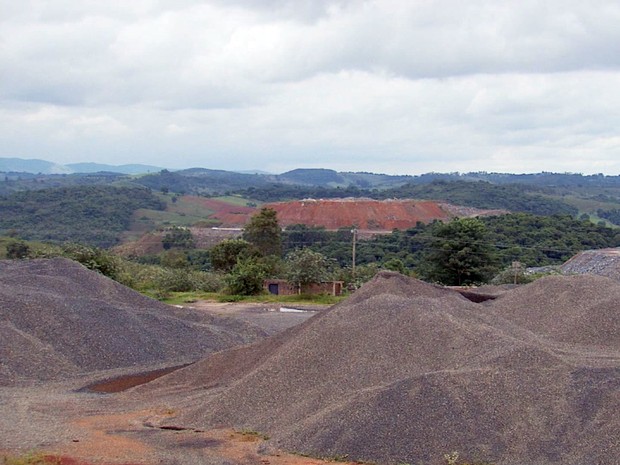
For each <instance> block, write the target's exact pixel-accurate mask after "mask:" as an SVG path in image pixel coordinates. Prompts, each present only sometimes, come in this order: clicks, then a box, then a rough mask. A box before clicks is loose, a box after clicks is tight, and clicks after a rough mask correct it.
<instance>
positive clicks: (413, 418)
mask: <svg viewBox="0 0 620 465" xmlns="http://www.w3.org/2000/svg"><path fill="white" fill-rule="evenodd" d="M564 279H566V278H564ZM613 286H615V288H613ZM559 288H562V289H564V290H565V292H566V294H565V295H564V296H563V297H562V298H561V299H559V300H556V299H553V296H554V294H558V289H559ZM610 288H613V289H610ZM571 289H574V292H575V296H570V295H569V294H570V290H571ZM619 289H620V285H618V284H612V283H611V282H609V281H606V280H605V281H604V282H601V281H598V280H588V281H587V282H583V283H581V282H579V283H576V282H574V281H572V280H569V281H566V282H565V281H563V280H562V278H560V279H559V280H543V281H540V282H538V283H535V284H533V285H530V286H528V287H524V288H522V289H520V290H518V291H512V292H508V293H507V294H506V295H505V296H504V297H502V298H499V299H497V300H496V301H488V302H485V303H484V304H475V303H473V302H470V301H469V300H467V299H465V298H464V297H462V296H460V295H459V294H458V293H456V292H453V291H450V290H447V289H440V288H437V287H435V286H431V285H428V284H424V283H422V282H420V281H416V280H413V279H409V278H405V277H402V276H400V275H398V274H395V273H389V272H384V273H381V274H380V275H378V276H377V277H376V278H375V279H374V280H373V281H372V282H370V283H369V284H367V285H366V286H365V287H363V288H362V289H361V290H360V291H359V292H358V293H356V294H355V295H354V296H353V297H352V298H351V299H349V300H347V301H345V302H342V303H341V304H339V305H336V306H334V307H332V308H331V309H330V310H328V311H326V312H323V313H320V314H319V315H317V316H316V317H313V318H311V319H310V320H308V321H306V322H305V323H303V324H302V325H300V326H298V327H295V328H292V329H290V330H288V331H286V332H284V333H281V334H279V335H278V336H276V337H274V338H270V339H267V340H265V341H262V342H259V343H257V344H255V345H253V346H250V347H246V348H241V349H236V350H233V351H230V352H222V353H218V354H215V355H213V356H211V357H209V358H207V359H205V360H204V361H201V362H199V363H197V364H195V365H193V366H192V367H191V368H186V369H181V370H179V371H177V372H175V373H173V374H170V375H168V376H165V377H163V378H160V379H158V380H156V381H154V382H152V383H150V384H149V385H145V386H142V387H139V388H136V389H135V390H134V392H133V393H132V395H139V396H142V395H144V394H146V393H148V395H149V396H151V395H154V394H159V395H166V396H172V397H167V400H168V401H169V400H170V399H175V398H176V402H177V405H178V407H179V409H180V410H179V411H180V412H182V413H181V414H179V415H178V417H177V418H174V419H172V420H169V423H170V424H174V425H183V426H185V425H191V426H194V427H198V428H204V427H208V426H214V425H229V426H234V427H237V428H249V429H254V430H258V431H262V432H265V433H267V434H269V435H271V436H272V437H273V438H274V439H273V441H274V442H275V443H276V444H277V445H280V446H283V447H285V448H287V449H289V450H294V451H297V452H304V453H310V454H315V455H320V456H336V455H343V454H349V456H350V458H354V459H361V460H371V461H380V462H384V463H404V462H407V463H426V464H435V463H437V464H438V463H445V460H444V459H443V456H444V454H446V453H448V452H451V451H458V452H459V453H460V454H461V458H462V459H463V460H470V461H477V462H480V461H489V462H492V463H497V464H506V465H507V464H523V463H528V464H553V463H558V464H559V463H562V464H569V465H585V464H591V463H597V464H604V465H612V464H614V465H615V464H617V457H618V453H619V452H620V450H619V443H618V438H619V437H620V419H618V417H617V415H616V412H617V410H618V408H620V350H618V347H617V345H616V342H614V340H612V342H611V343H609V344H606V345H605V346H604V347H601V340H598V339H595V340H592V339H591V338H589V337H587V338H583V337H582V336H581V335H580V334H579V333H580V331H581V330H582V328H581V327H580V326H579V324H578V323H577V322H583V321H584V319H583V318H582V313H583V312H584V311H586V310H584V308H582V307H579V306H577V307H576V306H575V305H573V304H574V303H578V302H579V298H581V297H585V298H586V299H588V297H592V296H596V295H599V294H602V295H607V296H610V295H611V297H612V298H613V296H615V295H616V292H620V291H619ZM610 292H611V294H610ZM597 302H598V303H601V304H604V305H605V306H603V307H602V308H601V309H600V310H595V308H594V306H596V304H597ZM607 302H608V301H607V300H606V299H605V298H604V297H601V298H600V299H599V300H597V301H595V302H594V305H593V306H592V307H591V308H590V311H594V312H596V311H598V312H599V313H600V315H594V316H593V318H592V319H591V320H592V321H591V322H590V323H589V324H590V325H591V327H590V328H588V330H587V332H588V334H593V333H594V332H595V331H596V330H597V329H598V330H599V331H601V332H603V333H609V330H610V329H609V328H608V326H609V325H615V326H614V327H613V329H614V330H616V331H617V329H618V326H617V320H616V319H615V317H614V316H612V315H607V318H605V315H606V314H608V313H610V312H612V313H617V310H616V309H612V308H611V306H607ZM522 309H527V310H522ZM549 315H552V317H549ZM554 318H555V319H556V321H555V323H556V325H559V326H558V327H559V328H560V329H559V330H558V331H557V334H556V329H555V326H554V322H553V319H554ZM558 320H562V321H558ZM601 339H603V337H602V338H601ZM568 341H571V342H572V341H578V342H579V345H577V344H569V342H568ZM188 391H189V392H191V393H192V395H191V401H187V402H184V401H183V400H182V399H184V398H186V396H187V394H188Z"/></svg>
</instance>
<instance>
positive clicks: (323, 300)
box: [217, 294, 345, 305]
mask: <svg viewBox="0 0 620 465" xmlns="http://www.w3.org/2000/svg"><path fill="white" fill-rule="evenodd" d="M344 299H345V297H344V296H340V297H335V296H332V295H326V294H319V295H310V294H300V295H274V294H261V295H249V296H246V295H226V294H218V296H217V300H218V302H257V303H280V304H286V303H291V304H316V305H334V304H337V303H338V302H340V301H342V300H344Z"/></svg>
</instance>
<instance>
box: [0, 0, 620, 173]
mask: <svg viewBox="0 0 620 465" xmlns="http://www.w3.org/2000/svg"><path fill="white" fill-rule="evenodd" d="M619 25H620V2H618V0H613V1H604V0H600V1H599V0H589V1H587V2H586V1H583V0H579V1H573V0H557V1H556V0H543V1H541V0H535V1H531V0H514V1H511V0H508V1H501V0H487V1H477V0H467V1H464V0H443V1H441V0H438V1H433V0H424V1H418V0H374V1H372V0H368V1H363V0H341V1H335V0H334V1H332V0H254V1H252V0H211V1H194V0H131V1H129V0H122V1H121V0H106V1H101V0H0V157H20V158H42V159H46V160H50V161H55V162H58V163H72V162H82V161H94V162H100V163H110V164H124V163H147V164H154V165H159V166H164V167H169V168H187V167H196V166H200V167H205V168H214V169H227V170H253V169H261V170H265V171H270V172H276V173H278V172H283V171H286V170H289V169H293V168H299V167H307V168H310V167H323V168H332V169H336V170H339V171H374V172H382V173H393V174H396V173H402V174H420V173H424V172H429V171H438V172H448V171H461V172H467V171H480V170H484V171H499V172H519V173H521V172H537V171H543V170H544V171H556V172H581V173H598V172H602V173H607V174H620V27H619Z"/></svg>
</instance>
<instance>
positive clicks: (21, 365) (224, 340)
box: [0, 259, 266, 385]
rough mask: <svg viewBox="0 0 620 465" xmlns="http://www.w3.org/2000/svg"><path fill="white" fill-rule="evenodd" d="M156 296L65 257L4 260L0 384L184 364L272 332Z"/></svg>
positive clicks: (0, 279) (0, 277)
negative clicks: (141, 292)
mask: <svg viewBox="0 0 620 465" xmlns="http://www.w3.org/2000/svg"><path fill="white" fill-rule="evenodd" d="M265 336H266V333H265V332H264V331H263V330H261V329H260V328H258V327H257V326H255V325H251V324H249V323H246V322H243V321H240V320H237V319H234V318H226V317H222V316H216V315H209V314H206V313H205V312H199V311H197V310H191V309H179V308H175V307H170V306H168V305H165V304H162V303H160V302H158V301H156V300H153V299H149V298H147V297H145V296H143V295H141V294H139V293H137V292H134V291H132V290H131V289H128V288H126V287H124V286H121V285H120V284H118V283H116V282H115V281H112V280H111V279H108V278H106V277H104V276H103V275H101V274H99V273H96V272H93V271H90V270H87V269H86V268H85V267H83V266H82V265H80V264H78V263H76V262H72V261H70V260H66V259H53V260H24V261H17V260H3V261H0V385H14V384H16V383H22V382H24V381H27V380H38V381H41V380H59V379H64V378H66V377H69V376H75V375H79V374H84V373H88V372H94V371H98V370H108V369H113V368H121V367H134V368H136V369H142V367H145V366H151V365H162V364H169V365H179V364H181V363H185V362H190V361H195V360H197V359H199V358H201V357H203V356H205V355H206V354H208V353H210V352H213V351H218V350H222V349H225V348H229V347H232V346H235V345H239V344H245V343H249V342H252V341H256V340H258V339H260V338H262V337H265Z"/></svg>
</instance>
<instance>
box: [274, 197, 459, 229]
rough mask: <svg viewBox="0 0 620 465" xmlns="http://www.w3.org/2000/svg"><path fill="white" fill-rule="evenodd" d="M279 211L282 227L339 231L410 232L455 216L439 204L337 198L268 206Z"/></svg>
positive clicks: (417, 201) (418, 201) (419, 201)
mask: <svg viewBox="0 0 620 465" xmlns="http://www.w3.org/2000/svg"><path fill="white" fill-rule="evenodd" d="M266 207H269V208H273V209H274V210H275V211H276V212H278V220H279V222H280V224H281V225H282V226H290V225H292V224H305V225H308V226H323V227H325V228H326V229H338V228H343V227H348V226H356V227H358V228H359V229H363V230H379V231H391V230H393V229H396V228H398V229H408V228H412V227H414V226H415V225H416V223H417V222H418V221H421V222H423V223H428V222H430V221H432V220H435V219H437V220H445V219H448V218H451V217H452V215H451V214H450V213H448V212H447V211H446V210H444V209H442V208H441V207H440V206H439V204H438V203H437V202H432V201H426V200H424V201H421V200H388V201H379V200H370V199H334V200H312V199H311V200H300V201H295V202H279V203H272V204H268V205H266Z"/></svg>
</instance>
